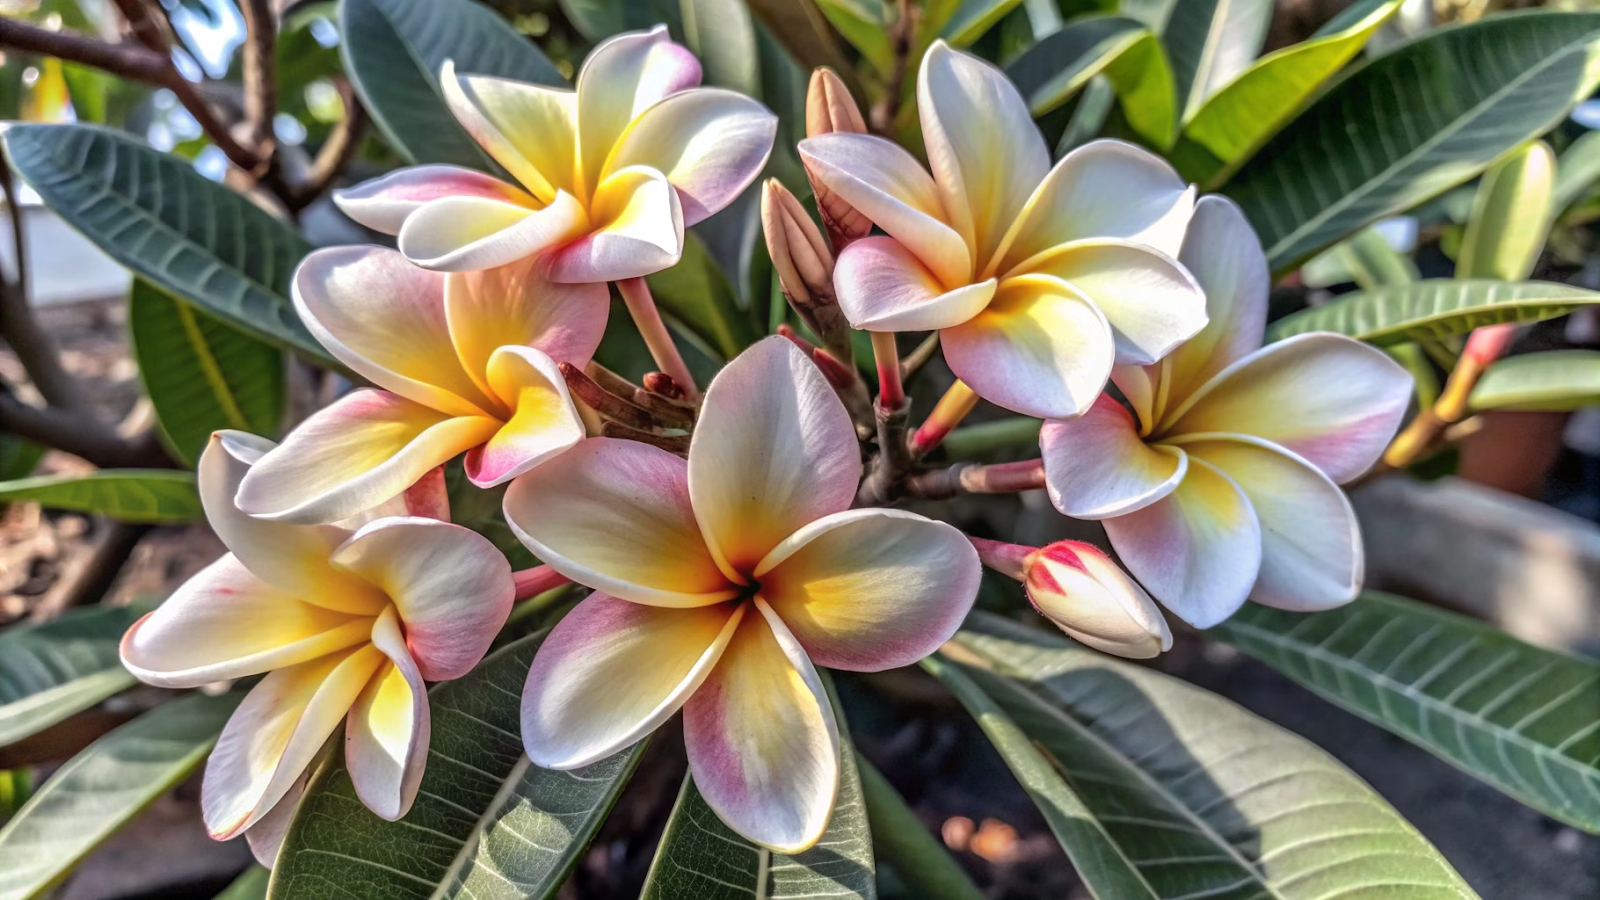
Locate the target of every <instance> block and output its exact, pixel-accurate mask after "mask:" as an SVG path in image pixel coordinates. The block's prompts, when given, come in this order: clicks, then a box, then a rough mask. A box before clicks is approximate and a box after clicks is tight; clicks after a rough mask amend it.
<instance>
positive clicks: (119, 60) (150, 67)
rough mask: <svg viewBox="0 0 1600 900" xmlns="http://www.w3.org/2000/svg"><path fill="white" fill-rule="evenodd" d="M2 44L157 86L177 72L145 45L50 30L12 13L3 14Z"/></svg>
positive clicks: (162, 84)
mask: <svg viewBox="0 0 1600 900" xmlns="http://www.w3.org/2000/svg"><path fill="white" fill-rule="evenodd" d="M0 46H4V47H10V48H12V49H14V50H24V51H27V52H29V53H41V54H43V55H45V56H54V57H57V58H59V59H65V60H70V61H72V62H76V63H83V64H84V65H86V66H93V67H94V68H96V69H104V70H105V71H107V72H110V73H111V74H113V75H120V76H122V77H123V78H127V79H130V80H132V81H141V82H144V83H145V84H151V85H155V86H156V87H167V86H168V82H169V81H170V78H171V75H172V74H174V70H173V68H172V63H171V62H170V60H168V59H167V57H165V56H162V55H161V54H160V53H157V52H155V51H154V50H150V49H148V48H146V47H141V46H139V45H137V44H110V43H107V42H105V41H101V40H96V39H94V38H90V37H84V36H83V35H81V34H74V33H73V32H70V31H51V30H49V29H47V28H40V27H39V26H37V25H30V24H28V23H27V22H24V21H22V20H21V19H14V18H12V17H10V16H0Z"/></svg>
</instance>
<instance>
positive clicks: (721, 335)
mask: <svg viewBox="0 0 1600 900" xmlns="http://www.w3.org/2000/svg"><path fill="white" fill-rule="evenodd" d="M645 281H646V282H647V283H648V284H649V285H650V291H651V293H652V294H653V295H654V296H655V298H656V303H657V304H659V305H660V307H661V309H662V310H663V311H665V312H666V313H668V314H670V315H672V316H673V317H675V318H677V319H678V320H679V321H681V322H682V323H683V324H684V325H685V326H687V327H688V329H689V330H690V331H692V332H694V333H695V334H696V335H697V336H699V337H700V338H701V339H703V340H704V341H705V342H706V343H707V344H709V345H710V346H711V348H712V349H714V350H715V351H716V352H717V353H719V354H721V355H722V356H723V357H724V358H726V359H732V358H733V357H734V356H736V355H737V354H738V353H739V351H740V350H743V349H744V348H745V347H747V346H749V345H750V344H751V343H752V342H754V341H755V339H756V334H755V328H754V326H753V325H752V324H751V322H750V318H749V317H748V316H746V315H745V314H744V312H743V311H741V310H740V309H739V305H738V302H737V300H735V298H734V294H733V285H732V284H730V283H729V281H728V277H727V276H726V275H724V274H723V272H722V270H721V269H720V268H718V267H717V263H716V261H715V260H713V259H712V258H711V254H710V253H709V252H708V251H707V250H706V245H705V242H704V241H702V240H701V239H700V236H699V235H697V234H695V233H694V232H692V231H687V232H684V235H683V258H682V259H680V260H679V261H678V264H677V265H675V266H673V267H672V268H670V269H666V270H664V271H661V272H657V273H656V274H654V275H649V276H646V278H645Z"/></svg>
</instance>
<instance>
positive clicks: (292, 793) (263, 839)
mask: <svg viewBox="0 0 1600 900" xmlns="http://www.w3.org/2000/svg"><path fill="white" fill-rule="evenodd" d="M318 765H319V763H318V762H317V761H313V762H312V763H311V765H309V766H306V770H305V771H304V772H303V773H301V775H300V777H299V778H297V779H295V782H294V784H293V785H291V786H290V787H289V790H288V791H287V792H285V793H284V795H283V799H281V800H279V801H278V802H277V803H275V804H273V806H272V809H271V811H269V812H268V813H267V814H266V815H264V816H262V817H261V818H259V819H257V820H256V823H255V824H254V825H251V826H250V830H249V831H246V832H245V833H244V840H245V843H247V844H249V845H250V855H252V856H254V857H255V858H256V862H258V863H260V864H261V865H262V866H263V867H265V868H268V869H270V868H272V867H273V866H275V865H277V863H278V851H279V850H280V849H282V848H283V839H284V838H285V837H287V836H288V835H289V826H290V825H291V824H293V822H294V814H295V809H296V808H297V807H299V805H300V798H301V797H304V796H305V794H306V784H307V783H308V782H310V781H311V773H312V771H314V770H315V769H316V768H317V766H318Z"/></svg>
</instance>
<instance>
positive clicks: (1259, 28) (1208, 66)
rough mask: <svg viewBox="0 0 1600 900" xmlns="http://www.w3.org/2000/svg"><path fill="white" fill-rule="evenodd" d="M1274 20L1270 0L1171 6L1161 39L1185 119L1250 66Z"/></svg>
mask: <svg viewBox="0 0 1600 900" xmlns="http://www.w3.org/2000/svg"><path fill="white" fill-rule="evenodd" d="M1270 21H1272V0H1190V2H1188V3H1179V4H1177V5H1175V6H1174V7H1173V9H1172V15H1171V16H1170V17H1169V18H1168V19H1167V26H1166V28H1165V29H1163V30H1162V32H1161V43H1162V45H1163V46H1164V47H1166V48H1167V59H1168V60H1170V61H1171V63H1172V76H1173V80H1174V82H1175V83H1176V85H1177V89H1178V106H1179V108H1180V109H1181V110H1182V120H1183V121H1185V122H1187V121H1189V120H1190V119H1192V118H1194V114H1195V113H1196V112H1198V111H1199V109H1200V107H1201V105H1203V104H1204V103H1205V101H1206V100H1207V99H1208V98H1209V97H1211V96H1212V95H1213V94H1215V93H1216V92H1217V91H1219V90H1221V89H1222V87H1223V85H1225V84H1227V83H1228V82H1230V81H1232V80H1234V79H1235V78H1237V77H1238V76H1239V75H1240V74H1241V73H1243V72H1244V71H1245V70H1246V69H1248V68H1250V64H1251V63H1253V62H1255V59H1256V54H1257V53H1260V52H1261V44H1262V42H1263V41H1265V40H1266V38H1267V24H1268V23H1269V22H1270Z"/></svg>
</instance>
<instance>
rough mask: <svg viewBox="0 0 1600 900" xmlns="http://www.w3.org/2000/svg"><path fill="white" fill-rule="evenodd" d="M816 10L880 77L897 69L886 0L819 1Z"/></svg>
mask: <svg viewBox="0 0 1600 900" xmlns="http://www.w3.org/2000/svg"><path fill="white" fill-rule="evenodd" d="M817 8H818V9H820V10H822V14H823V15H824V16H827V17H828V23H829V24H830V25H832V26H833V27H834V28H835V29H837V30H838V32H839V35H840V36H841V37H843V38H844V39H845V40H846V41H849V42H850V46H852V47H854V48H856V50H857V51H859V52H860V53H861V58H862V59H865V60H866V61H867V63H868V64H869V65H871V66H872V67H873V68H875V69H877V70H878V72H879V73H880V74H882V75H888V74H889V70H890V69H891V68H893V67H894V47H892V46H891V45H890V43H889V26H888V23H887V22H886V21H885V19H884V6H883V0H817Z"/></svg>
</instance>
